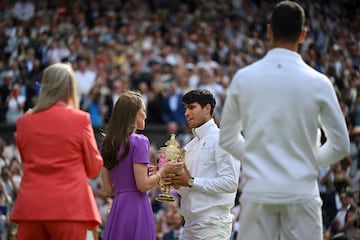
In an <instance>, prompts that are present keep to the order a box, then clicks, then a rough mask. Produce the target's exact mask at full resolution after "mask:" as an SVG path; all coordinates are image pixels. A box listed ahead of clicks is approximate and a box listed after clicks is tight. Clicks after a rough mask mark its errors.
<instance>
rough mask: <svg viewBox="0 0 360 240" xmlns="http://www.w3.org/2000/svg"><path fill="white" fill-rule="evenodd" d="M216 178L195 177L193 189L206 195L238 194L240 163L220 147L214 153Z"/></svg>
mask: <svg viewBox="0 0 360 240" xmlns="http://www.w3.org/2000/svg"><path fill="white" fill-rule="evenodd" d="M213 157H214V158H215V162H216V170H215V171H216V177H208V178H204V177H195V178H194V185H193V188H194V189H195V190H199V191H201V192H206V193H233V192H236V190H237V187H238V182H239V174H240V162H239V161H236V160H235V159H233V158H232V157H231V156H230V155H229V154H228V153H226V152H225V151H224V150H223V149H221V147H220V146H219V145H216V149H215V152H214V156H213Z"/></svg>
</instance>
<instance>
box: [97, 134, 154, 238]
mask: <svg viewBox="0 0 360 240" xmlns="http://www.w3.org/2000/svg"><path fill="white" fill-rule="evenodd" d="M149 148H150V144H149V140H148V138H147V137H146V136H144V135H142V134H132V135H131V136H130V150H129V154H128V155H127V157H126V158H124V159H123V160H122V161H121V162H120V163H119V164H118V165H117V166H116V167H115V168H113V169H111V170H110V177H111V180H112V183H113V185H114V192H115V196H114V199H113V203H112V207H111V210H110V214H109V217H108V219H107V221H106V223H105V230H104V235H103V239H104V240H155V239H156V229H155V218H154V214H153V211H152V208H151V205H150V202H149V199H148V196H147V195H146V194H144V193H142V192H140V191H139V190H138V189H137V188H136V183H135V176H134V169H133V165H134V163H143V164H149Z"/></svg>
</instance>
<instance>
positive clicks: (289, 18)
mask: <svg viewBox="0 0 360 240" xmlns="http://www.w3.org/2000/svg"><path fill="white" fill-rule="evenodd" d="M304 24H305V12H304V9H303V8H302V7H301V6H300V5H299V4H298V3H296V2H292V1H282V2H280V3H278V4H277V5H276V6H275V8H274V10H273V12H272V15H271V20H270V25H271V29H272V32H273V37H274V39H275V40H277V41H284V42H296V41H297V40H298V38H299V36H300V33H301V31H302V29H303V28H304Z"/></svg>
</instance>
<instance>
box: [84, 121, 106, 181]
mask: <svg viewBox="0 0 360 240" xmlns="http://www.w3.org/2000/svg"><path fill="white" fill-rule="evenodd" d="M84 126H85V127H84V134H83V146H84V150H83V155H84V163H85V169H86V174H87V177H89V178H94V177H97V176H98V175H99V173H100V170H101V168H102V166H103V159H102V157H101V155H100V153H99V149H98V146H97V143H96V140H95V135H94V130H93V127H92V125H91V122H90V115H89V114H86V117H85V123H84Z"/></svg>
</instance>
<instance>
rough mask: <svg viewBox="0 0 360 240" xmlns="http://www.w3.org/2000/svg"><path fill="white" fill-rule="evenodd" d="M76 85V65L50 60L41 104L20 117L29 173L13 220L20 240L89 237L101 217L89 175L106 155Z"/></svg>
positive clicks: (96, 171)
mask: <svg viewBox="0 0 360 240" xmlns="http://www.w3.org/2000/svg"><path fill="white" fill-rule="evenodd" d="M76 85H77V83H76V79H75V76H74V72H73V70H72V68H71V66H70V65H68V64H63V63H57V64H54V65H51V66H49V67H48V68H46V69H45V70H44V73H43V79H42V84H41V89H40V95H39V99H38V102H37V104H36V105H35V107H34V109H33V110H31V111H30V112H29V113H27V114H24V115H23V116H22V117H20V118H19V119H18V121H17V124H16V128H17V135H16V143H17V146H18V148H19V151H20V154H21V159H22V163H23V168H24V175H23V178H22V181H21V184H20V188H19V192H18V196H17V199H16V203H15V206H14V210H13V212H12V214H11V220H12V221H14V222H16V223H18V225H19V229H18V240H30V239H37V240H45V239H47V240H49V239H51V240H79V239H85V237H86V230H87V229H88V228H93V227H94V226H96V225H98V224H100V222H101V220H100V216H99V213H98V209H97V207H96V203H95V199H94V196H93V194H92V191H91V187H90V186H89V184H88V178H93V177H96V176H98V174H99V172H100V170H101V167H102V165H103V160H102V158H101V155H100V154H99V151H98V148H97V144H96V141H95V137H94V132H93V129H92V126H91V123H90V117H89V114H88V113H86V112H83V111H81V110H79V106H78V102H79V101H78V99H77V90H76Z"/></svg>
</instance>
